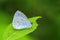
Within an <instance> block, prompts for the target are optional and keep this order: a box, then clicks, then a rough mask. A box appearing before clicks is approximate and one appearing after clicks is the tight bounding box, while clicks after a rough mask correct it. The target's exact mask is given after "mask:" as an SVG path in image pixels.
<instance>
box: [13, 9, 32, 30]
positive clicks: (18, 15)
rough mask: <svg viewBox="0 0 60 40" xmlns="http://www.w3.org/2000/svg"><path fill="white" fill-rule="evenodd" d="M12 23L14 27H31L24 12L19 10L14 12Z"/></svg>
mask: <svg viewBox="0 0 60 40" xmlns="http://www.w3.org/2000/svg"><path fill="white" fill-rule="evenodd" d="M12 24H13V28H14V29H25V28H31V26H32V25H31V23H30V21H29V20H28V18H27V17H26V16H25V14H23V13H22V12H21V11H19V10H17V11H16V12H15V15H14V18H13V23H12Z"/></svg>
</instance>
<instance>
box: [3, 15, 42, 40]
mask: <svg viewBox="0 0 60 40" xmlns="http://www.w3.org/2000/svg"><path fill="white" fill-rule="evenodd" d="M38 18H41V16H38V17H32V18H29V20H30V22H31V23H32V28H29V29H22V30H16V29H14V28H13V27H12V23H11V24H10V25H8V26H7V28H6V29H5V31H4V33H3V40H16V39H18V38H21V37H23V36H25V35H27V34H29V33H31V32H33V31H34V30H35V29H36V28H37V26H38V24H37V22H36V20H37V19H38Z"/></svg>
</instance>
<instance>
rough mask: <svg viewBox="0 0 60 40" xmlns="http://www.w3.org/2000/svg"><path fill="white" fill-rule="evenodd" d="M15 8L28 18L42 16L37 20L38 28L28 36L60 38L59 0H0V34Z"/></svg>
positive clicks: (42, 39)
mask: <svg viewBox="0 0 60 40" xmlns="http://www.w3.org/2000/svg"><path fill="white" fill-rule="evenodd" d="M16 10H21V11H22V12H24V13H25V14H26V15H27V17H28V18H30V17H34V16H42V18H41V19H38V20H37V23H38V24H39V25H38V28H37V29H36V30H35V31H34V32H32V33H31V34H29V35H28V36H29V37H28V38H30V39H31V40H32V39H33V40H60V0H0V36H1V35H2V33H3V30H4V29H5V28H6V26H7V25H8V24H10V23H11V22H12V19H13V15H14V13H15V11H16ZM0 38H1V37H0ZM0 40H1V39H0ZM18 40H20V39H18ZM23 40H27V38H25V37H23ZM28 40H29V39H28Z"/></svg>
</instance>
